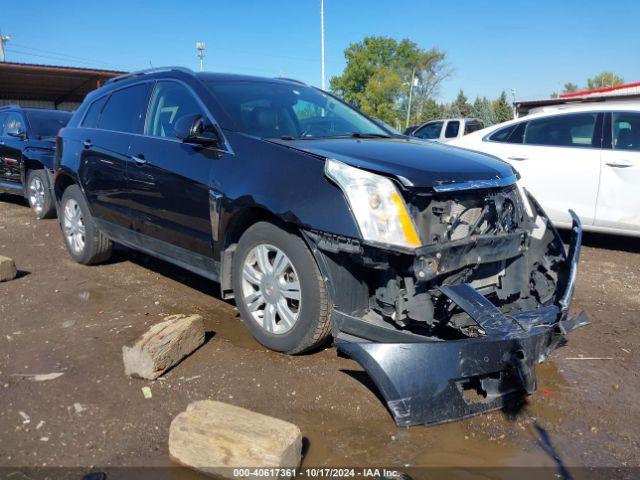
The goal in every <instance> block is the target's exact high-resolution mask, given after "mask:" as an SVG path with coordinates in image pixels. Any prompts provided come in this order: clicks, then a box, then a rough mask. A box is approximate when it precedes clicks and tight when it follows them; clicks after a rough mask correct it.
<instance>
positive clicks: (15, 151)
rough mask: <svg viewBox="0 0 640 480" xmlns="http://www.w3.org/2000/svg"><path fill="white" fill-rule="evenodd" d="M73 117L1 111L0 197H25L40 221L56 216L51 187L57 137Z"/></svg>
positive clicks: (53, 112) (34, 111)
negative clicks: (5, 195)
mask: <svg viewBox="0 0 640 480" xmlns="http://www.w3.org/2000/svg"><path fill="white" fill-rule="evenodd" d="M70 118H71V113H69V112H62V111H60V110H47V109H43V108H20V107H18V106H15V105H11V106H7V107H0V193H9V194H16V195H22V196H24V197H25V198H26V199H27V200H28V201H29V205H30V206H31V208H32V209H33V211H34V212H35V214H36V217H37V218H48V217H51V216H52V215H53V214H54V213H55V205H54V202H53V199H52V198H51V193H50V192H51V188H50V187H49V172H50V171H51V169H52V168H53V160H54V153H53V150H54V147H55V136H56V134H57V133H58V131H59V130H60V129H61V128H62V127H64V126H65V125H66V124H67V122H68V121H69V119H70Z"/></svg>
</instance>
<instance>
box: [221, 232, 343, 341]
mask: <svg viewBox="0 0 640 480" xmlns="http://www.w3.org/2000/svg"><path fill="white" fill-rule="evenodd" d="M232 282H233V290H234V296H235V299H236V305H237V307H238V309H239V310H240V315H241V317H242V319H243V321H244V323H245V325H246V326H247V328H248V329H249V330H250V331H251V333H252V334H253V336H254V337H255V338H256V339H257V340H258V341H259V342H260V343H261V344H263V345H264V346H266V347H267V348H270V349H272V350H276V351H278V352H285V353H289V354H295V353H301V352H304V351H305V350H309V349H311V348H313V347H316V346H318V345H319V344H321V343H323V342H324V341H325V340H326V339H327V337H328V336H329V334H330V332H331V320H330V314H329V297H328V294H327V290H326V287H325V284H324V281H323V279H322V275H321V274H320V270H319V269H318V265H317V264H316V261H315V259H314V258H313V255H312V254H311V251H310V250H309V248H308V247H307V245H306V244H305V242H304V241H303V240H302V239H301V238H300V237H299V236H297V235H295V234H292V233H289V232H287V231H285V230H283V229H281V228H278V227H277V226H275V225H274V224H272V223H268V222H258V223H256V224H254V225H252V226H251V227H249V229H247V231H246V232H245V233H244V234H243V235H242V237H241V238H240V241H239V242H238V247H237V249H236V251H235V253H234V255H233V265H232Z"/></svg>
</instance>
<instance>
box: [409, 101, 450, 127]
mask: <svg viewBox="0 0 640 480" xmlns="http://www.w3.org/2000/svg"><path fill="white" fill-rule="evenodd" d="M443 116H444V115H443V109H442V105H439V104H438V102H436V101H435V100H434V99H433V98H427V99H426V100H425V102H424V105H423V106H422V111H421V116H420V118H419V119H418V120H417V121H416V122H415V123H414V124H413V125H416V124H419V123H424V122H428V121H429V120H438V119H439V118H442V117H443Z"/></svg>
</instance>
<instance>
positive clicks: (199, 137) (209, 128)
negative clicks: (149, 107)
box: [173, 113, 220, 146]
mask: <svg viewBox="0 0 640 480" xmlns="http://www.w3.org/2000/svg"><path fill="white" fill-rule="evenodd" d="M173 133H174V135H175V136H176V137H177V138H179V139H180V140H182V141H183V142H184V143H196V144H198V145H205V146H219V145H220V137H219V135H218V131H217V130H216V128H215V127H214V126H213V125H212V124H211V123H209V122H208V121H207V120H206V119H205V118H204V117H203V116H202V115H200V114H197V113H194V114H191V115H185V116H184V117H180V118H179V119H178V120H177V121H176V123H175V124H174V125H173Z"/></svg>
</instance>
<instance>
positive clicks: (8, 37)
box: [0, 31, 11, 62]
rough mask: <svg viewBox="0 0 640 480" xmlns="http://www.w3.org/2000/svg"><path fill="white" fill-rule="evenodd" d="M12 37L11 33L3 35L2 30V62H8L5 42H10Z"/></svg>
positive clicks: (0, 60)
mask: <svg viewBox="0 0 640 480" xmlns="http://www.w3.org/2000/svg"><path fill="white" fill-rule="evenodd" d="M10 40H11V37H10V36H9V35H3V34H2V32H1V31H0V62H6V61H7V57H6V56H5V54H4V44H5V43H7V42H9V41H10Z"/></svg>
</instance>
